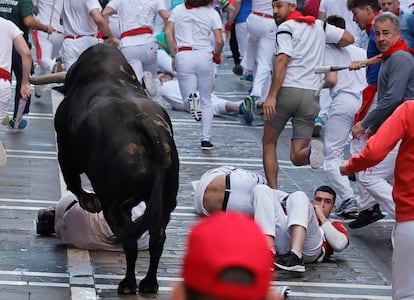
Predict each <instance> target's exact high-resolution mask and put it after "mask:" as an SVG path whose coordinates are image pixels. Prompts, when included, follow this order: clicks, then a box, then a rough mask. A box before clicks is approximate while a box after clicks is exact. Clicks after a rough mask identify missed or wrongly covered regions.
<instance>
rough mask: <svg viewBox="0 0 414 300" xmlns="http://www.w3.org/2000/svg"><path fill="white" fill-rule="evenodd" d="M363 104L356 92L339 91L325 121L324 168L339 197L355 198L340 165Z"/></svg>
mask: <svg viewBox="0 0 414 300" xmlns="http://www.w3.org/2000/svg"><path fill="white" fill-rule="evenodd" d="M360 106H361V99H360V98H359V97H357V96H356V95H354V94H349V93H339V94H338V95H336V96H335V98H334V99H332V102H331V105H330V106H329V108H328V114H327V119H326V121H325V134H324V144H325V153H324V155H325V159H324V162H323V169H324V171H325V175H326V177H327V178H328V181H329V183H330V185H331V186H332V187H333V189H334V190H335V191H336V193H337V194H338V196H339V198H340V199H342V200H346V199H349V198H354V192H353V190H352V187H351V184H350V183H349V179H348V177H346V176H342V175H341V174H340V172H339V166H341V165H342V164H343V161H344V152H345V146H346V145H347V143H348V138H349V134H350V132H351V128H352V124H353V122H354V116H355V113H356V112H357V111H358V109H359V107H360Z"/></svg>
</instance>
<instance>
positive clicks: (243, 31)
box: [235, 22, 248, 57]
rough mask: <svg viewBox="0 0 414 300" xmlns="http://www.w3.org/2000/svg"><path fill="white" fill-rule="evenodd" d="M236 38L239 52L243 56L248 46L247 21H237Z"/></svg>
mask: <svg viewBox="0 0 414 300" xmlns="http://www.w3.org/2000/svg"><path fill="white" fill-rule="evenodd" d="M235 29H236V39H237V45H238V46H239V52H240V55H241V57H244V56H245V55H246V47H247V36H248V32H247V22H241V23H236V25H235Z"/></svg>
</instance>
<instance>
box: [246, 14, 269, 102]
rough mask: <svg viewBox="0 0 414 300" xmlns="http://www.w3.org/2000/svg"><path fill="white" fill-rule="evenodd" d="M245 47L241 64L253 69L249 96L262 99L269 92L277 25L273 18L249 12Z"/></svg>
mask: <svg viewBox="0 0 414 300" xmlns="http://www.w3.org/2000/svg"><path fill="white" fill-rule="evenodd" d="M246 22H247V31H248V33H249V34H248V38H247V47H246V55H245V56H244V57H243V59H242V66H243V68H245V69H247V70H254V72H253V74H254V75H253V85H252V91H251V92H250V95H251V96H255V97H256V98H257V99H258V100H260V99H261V100H262V101H264V100H265V99H266V97H267V94H268V92H269V87H270V83H271V77H272V75H271V72H272V69H273V58H274V51H275V44H276V30H277V26H276V24H275V21H274V20H273V19H269V18H264V17H261V16H257V15H254V14H250V15H249V16H248V18H247V21H246Z"/></svg>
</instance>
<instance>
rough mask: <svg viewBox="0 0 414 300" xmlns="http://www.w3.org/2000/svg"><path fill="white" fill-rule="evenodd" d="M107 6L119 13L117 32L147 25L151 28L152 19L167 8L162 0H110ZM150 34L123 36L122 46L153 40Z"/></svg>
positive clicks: (152, 24) (141, 43)
mask: <svg viewBox="0 0 414 300" xmlns="http://www.w3.org/2000/svg"><path fill="white" fill-rule="evenodd" d="M107 6H109V7H111V8H112V9H114V10H115V11H116V12H117V13H118V15H119V32H120V33H121V34H122V33H123V32H125V31H128V30H132V29H136V28H141V27H149V28H153V26H154V20H155V17H156V16H157V14H158V12H159V11H160V10H167V8H166V6H165V2H164V0H111V1H110V2H109V3H108V4H107ZM154 41H155V38H154V36H153V35H152V34H140V35H135V36H128V37H124V38H123V39H122V41H121V43H122V46H133V45H143V44H147V43H151V42H154Z"/></svg>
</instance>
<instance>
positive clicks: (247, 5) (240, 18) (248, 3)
mask: <svg viewBox="0 0 414 300" xmlns="http://www.w3.org/2000/svg"><path fill="white" fill-rule="evenodd" d="M251 12H252V0H242V2H241V5H240V10H239V13H238V14H237V16H236V20H235V21H234V22H235V23H236V24H237V23H244V22H246V19H247V17H248V16H249V14H250V13H251Z"/></svg>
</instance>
